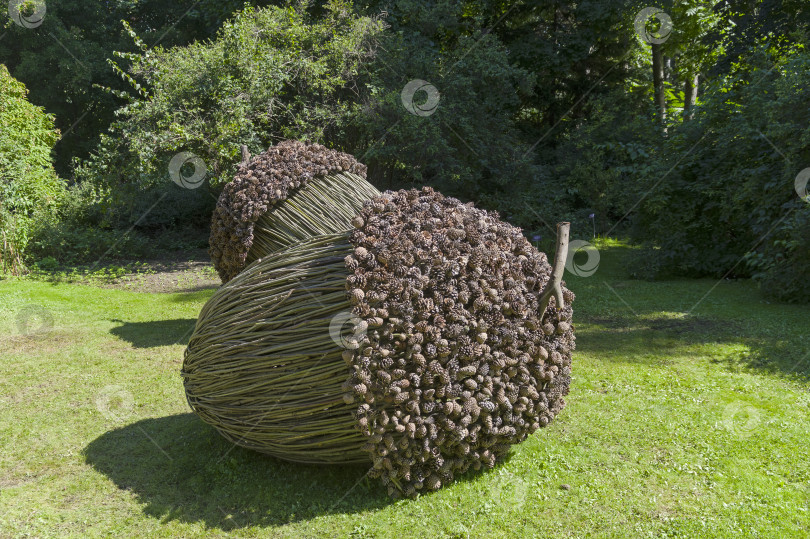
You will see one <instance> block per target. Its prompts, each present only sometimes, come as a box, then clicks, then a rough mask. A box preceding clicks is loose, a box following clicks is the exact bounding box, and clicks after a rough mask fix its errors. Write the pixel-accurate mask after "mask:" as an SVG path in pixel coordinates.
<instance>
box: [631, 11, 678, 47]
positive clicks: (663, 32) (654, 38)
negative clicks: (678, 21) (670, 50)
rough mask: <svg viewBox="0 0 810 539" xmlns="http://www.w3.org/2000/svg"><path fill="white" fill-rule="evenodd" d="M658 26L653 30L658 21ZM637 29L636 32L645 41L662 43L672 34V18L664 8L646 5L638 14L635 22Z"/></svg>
mask: <svg viewBox="0 0 810 539" xmlns="http://www.w3.org/2000/svg"><path fill="white" fill-rule="evenodd" d="M652 19H655V20H656V22H657V25H658V28H657V29H655V30H651V28H652V27H653V25H655V24H656V22H653V21H652ZM633 26H634V27H635V29H636V34H638V36H639V37H640V38H641V39H642V40H643V41H644V42H645V43H650V44H654V45H661V44H662V43H665V42H666V41H667V40H668V39H669V36H670V35H671V34H672V18H671V17H670V16H669V15H668V14H667V13H665V12H664V10H662V9H660V8H657V7H645V8H644V9H642V10H641V11H639V12H638V13H637V14H636V19H635V21H634V23H633Z"/></svg>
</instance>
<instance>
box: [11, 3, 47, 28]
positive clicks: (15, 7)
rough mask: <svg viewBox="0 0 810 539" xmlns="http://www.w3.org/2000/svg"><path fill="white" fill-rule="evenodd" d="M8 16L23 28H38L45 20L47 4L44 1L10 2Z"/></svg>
mask: <svg viewBox="0 0 810 539" xmlns="http://www.w3.org/2000/svg"><path fill="white" fill-rule="evenodd" d="M8 16H9V17H11V20H12V21H14V22H15V23H16V24H17V25H19V26H22V27H23V28H36V27H38V26H39V25H41V24H42V21H43V20H44V19H45V2H44V1H43V0H10V1H9V3H8Z"/></svg>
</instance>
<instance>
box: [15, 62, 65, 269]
mask: <svg viewBox="0 0 810 539" xmlns="http://www.w3.org/2000/svg"><path fill="white" fill-rule="evenodd" d="M27 94H28V90H27V89H26V87H25V85H24V84H23V83H21V82H19V81H17V80H15V79H14V78H13V77H12V76H11V75H10V74H9V72H8V69H6V66H4V65H2V64H0V126H2V129H0V233H1V234H2V236H0V267H2V269H3V270H11V271H13V272H18V271H20V270H21V268H22V259H21V255H22V253H23V252H24V251H25V249H26V247H27V245H28V241H29V237H30V234H31V229H32V228H33V226H34V225H35V223H36V221H37V220H38V219H39V218H42V216H43V215H45V214H46V213H47V212H48V211H49V209H50V208H51V207H52V206H53V205H54V204H55V203H56V202H57V201H58V200H59V199H60V198H61V195H62V192H63V189H64V187H63V185H62V182H61V181H60V180H59V178H58V177H57V176H56V173H55V172H54V170H53V164H52V163H51V149H52V148H53V146H54V144H56V142H57V140H58V139H59V131H57V130H56V129H54V125H53V122H54V119H53V116H52V115H50V114H46V113H45V112H44V111H43V110H42V108H41V107H37V106H34V105H32V104H31V103H29V102H28V100H27Z"/></svg>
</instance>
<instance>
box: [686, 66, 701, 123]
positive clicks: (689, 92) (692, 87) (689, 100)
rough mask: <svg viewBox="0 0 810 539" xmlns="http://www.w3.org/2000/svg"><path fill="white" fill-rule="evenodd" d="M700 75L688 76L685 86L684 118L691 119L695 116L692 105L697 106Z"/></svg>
mask: <svg viewBox="0 0 810 539" xmlns="http://www.w3.org/2000/svg"><path fill="white" fill-rule="evenodd" d="M698 77H699V75H695V76H694V77H691V76H687V78H686V82H685V83H684V88H683V119H684V120H691V119H692V118H693V117H694V111H693V110H692V107H693V106H695V102H696V101H697V95H698Z"/></svg>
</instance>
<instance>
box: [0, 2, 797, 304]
mask: <svg viewBox="0 0 810 539" xmlns="http://www.w3.org/2000/svg"><path fill="white" fill-rule="evenodd" d="M153 4H154V5H153ZM271 4H274V3H273V2H248V3H247V5H243V4H241V3H239V2H234V1H230V0H229V1H228V2H213V1H212V0H203V1H202V2H199V3H198V4H194V3H192V2H185V1H183V2H178V3H173V4H171V5H169V4H160V5H157V4H155V3H154V2H152V1H151V0H150V1H147V2H131V1H129V0H116V1H114V2H108V3H105V4H104V5H103V7H98V6H97V7H95V8H89V7H87V5H85V4H82V3H80V2H77V1H75V0H70V1H67V2H62V3H60V4H59V5H58V6H54V7H53V9H51V6H49V11H48V16H47V17H46V19H45V22H44V23H43V24H42V26H41V27H39V28H36V29H33V30H32V29H25V28H20V27H19V26H17V25H15V24H13V23H11V22H9V23H8V25H7V28H6V31H7V33H8V37H7V38H5V39H3V40H0V57H2V58H7V60H8V63H9V65H10V68H11V71H12V73H14V74H19V78H21V79H22V80H24V81H25V80H31V81H33V80H42V81H45V84H37V85H36V86H35V87H33V92H32V96H31V99H32V101H33V102H34V103H37V104H40V105H45V107H46V110H47V111H48V112H51V113H55V114H56V121H57V125H58V126H62V127H63V129H68V128H70V127H71V125H72V122H73V121H75V119H76V118H78V117H80V115H81V114H83V113H84V111H85V110H90V111H91V113H90V114H88V116H87V117H86V118H85V119H84V120H82V121H81V122H80V123H79V124H77V125H76V126H75V127H74V128H73V129H69V131H70V133H69V137H68V138H67V139H66V140H63V141H62V142H60V144H59V145H57V147H56V158H57V163H58V168H59V170H63V171H65V173H66V174H67V173H69V174H70V176H71V177H72V178H73V179H74V180H75V182H76V185H74V186H72V187H71V191H70V196H69V198H70V203H68V204H65V205H63V207H62V208H61V209H60V212H59V215H58V216H57V217H56V218H54V219H53V220H51V222H50V223H49V224H48V225H47V226H43V227H41V230H40V231H39V232H38V233H37V234H35V236H34V238H33V240H32V242H31V246H30V249H29V250H30V251H31V253H32V254H33V256H34V257H35V258H36V257H42V256H55V257H56V258H60V259H62V260H64V261H65V262H67V261H72V262H77V261H80V260H83V259H86V258H88V257H90V258H92V257H95V256H99V255H101V254H102V252H103V251H105V250H107V249H109V248H110V247H111V246H112V244H113V243H114V242H115V239H116V237H121V236H120V235H118V236H116V234H117V232H116V231H117V230H129V229H130V227H132V226H133V225H135V227H134V229H133V230H132V233H131V234H128V235H127V236H126V238H127V239H124V240H121V241H123V242H124V243H123V244H124V245H126V244H127V242H135V243H133V244H132V245H131V246H128V247H125V248H123V250H121V248H120V247H115V248H114V249H113V250H112V251H111V255H113V256H114V255H116V254H123V253H125V252H129V253H133V254H137V253H143V252H145V251H144V250H143V249H140V248H139V247H138V246H137V245H136V244H137V243H138V242H140V243H141V244H142V245H144V246H145V245H147V244H152V245H154V244H155V242H154V241H147V239H146V238H153V239H154V238H156V237H165V236H167V231H172V232H171V234H170V236H171V237H173V238H181V237H182V238H202V237H203V236H204V234H205V229H206V227H207V215H209V214H210V211H211V208H212V204H213V201H214V197H215V196H216V195H217V191H218V189H219V187H220V186H221V185H222V184H223V183H225V182H227V181H228V180H229V179H230V178H231V177H232V173H233V170H234V165H235V163H236V162H237V161H238V160H239V147H240V145H241V144H246V145H248V147H249V148H250V150H251V151H252V152H253V153H255V152H257V151H259V150H261V149H263V148H265V147H266V146H267V145H269V144H272V143H273V142H275V141H278V140H281V139H283V138H299V139H305V138H309V139H312V140H317V141H321V142H324V143H325V144H327V145H329V146H331V147H335V148H339V149H342V150H344V151H348V152H351V153H353V154H355V155H356V156H357V157H358V158H359V159H361V160H362V161H363V162H365V163H367V164H368V165H369V178H370V179H371V180H372V182H373V183H375V185H376V186H377V187H378V188H381V189H385V188H397V187H403V186H411V185H419V184H430V185H433V186H435V187H437V188H439V189H441V190H442V191H443V192H446V193H448V194H452V195H455V196H458V197H461V198H463V199H466V200H474V201H476V202H478V203H479V204H481V205H483V206H485V207H489V208H492V209H497V210H499V211H500V212H501V213H502V214H505V216H506V217H507V219H509V220H510V221H512V222H514V223H515V224H518V225H520V226H522V227H523V228H524V229H525V231H526V233H527V234H528V235H532V236H534V235H547V233H548V232H549V230H548V228H550V227H548V228H547V226H548V224H549V223H553V222H554V221H556V220H561V219H567V220H571V221H572V222H573V225H574V227H573V230H574V235H575V236H579V237H588V236H590V235H591V234H593V233H594V229H595V232H596V233H599V234H610V235H613V236H616V235H618V236H622V235H626V236H629V237H631V238H633V239H634V240H635V241H638V242H640V243H642V244H644V245H645V249H644V250H642V251H640V253H639V256H638V260H637V262H636V264H635V270H634V273H635V274H636V275H637V276H645V277H654V276H657V275H662V274H666V273H670V274H672V273H674V274H680V275H693V276H698V275H710V276H715V277H722V276H727V277H749V276H753V277H755V278H756V279H758V280H759V281H760V283H761V284H762V286H763V287H764V289H765V290H766V291H768V292H769V293H770V294H771V295H772V296H774V297H776V298H778V299H781V300H790V301H805V300H808V299H810V297H809V296H808V295H809V294H810V293H808V292H807V290H806V287H805V286H803V283H804V282H806V280H807V278H808V271H810V270H808V263H807V262H808V260H807V256H808V252H810V239H808V237H807V234H806V233H805V232H804V230H805V228H806V223H807V221H808V218H809V217H808V214H807V212H808V211H809V210H808V208H807V205H806V204H805V203H804V202H802V201H801V200H800V199H799V198H798V197H797V196H796V193H795V191H794V190H793V189H792V183H793V178H795V177H796V175H797V174H798V173H799V172H800V171H801V170H802V169H804V168H806V167H807V166H808V165H810V162H808V161H810V159H808V158H809V157H810V156H808V155H807V153H808V150H807V146H808V144H807V128H806V127H805V126H806V125H807V123H806V119H807V118H806V116H807V110H808V106H807V105H808V101H809V100H808V94H807V92H805V91H804V90H803V88H806V87H807V86H808V83H810V74H808V66H807V60H808V53H807V50H806V48H805V47H806V45H807V42H808V25H810V7H808V6H807V5H806V3H805V2H802V1H800V0H722V1H717V0H686V1H683V2H675V1H672V0H667V1H665V2H662V3H661V4H660V7H661V9H663V10H664V12H665V13H666V14H667V15H668V16H669V17H670V19H671V21H672V32H671V34H669V35H668V36H667V38H666V39H664V40H662V42H661V43H660V44H652V43H651V42H650V40H649V36H650V35H659V34H656V32H658V31H659V30H660V29H656V28H655V24H656V23H655V22H654V20H653V21H652V22H650V21H648V22H647V25H646V26H644V28H645V29H646V30H645V32H643V33H639V32H638V31H637V28H636V25H635V22H636V21H635V18H636V15H637V14H638V13H639V12H640V10H641V9H642V8H645V7H646V6H647V3H646V2H642V1H640V0H622V1H619V2H617V1H613V0H586V1H582V2H573V1H567V0H556V1H553V2H552V1H550V0H526V1H523V2H519V3H512V2H502V1H498V0H467V1H464V2H452V1H450V0H435V1H432V2H421V1H420V2H417V1H416V0H385V1H378V0H359V1H358V2H356V3H354V4H351V3H350V2H343V1H331V2H324V1H312V2H302V3H295V4H289V5H285V7H273V5H271ZM251 6H253V7H251ZM239 9H243V11H235V10H239ZM121 20H123V21H125V23H126V24H125V25H123V26H122V25H121ZM168 21H171V22H168ZM643 34H646V36H645V35H643ZM133 38H134V39H133ZM60 43H61V44H62V45H64V46H65V48H66V49H67V50H69V51H71V54H72V55H75V56H76V59H73V58H72V57H71V54H66V53H65V52H64V50H65V48H63V47H62V46H60ZM156 43H160V44H162V45H166V46H167V47H168V48H162V47H160V46H157V47H156V46H154V45H155V44H156ZM76 51H78V52H76ZM113 51H121V52H120V53H118V54H117V55H113ZM414 80H421V81H425V82H426V83H428V84H430V85H432V86H433V87H435V89H436V92H437V93H436V94H435V95H433V98H436V107H435V110H431V111H428V113H425V114H413V113H412V112H413V111H408V110H406V107H405V106H403V96H402V92H403V89H404V88H406V85H407V84H408V83H409V82H410V81H414ZM420 84H422V83H420ZM29 86H31V85H30V84H29ZM102 88H106V89H107V92H104V91H102ZM425 88H428V89H429V87H425ZM423 89H424V88H423ZM428 97H429V96H428V94H427V93H426V92H424V91H417V92H416V93H415V94H414V95H413V103H415V104H416V105H417V106H423V105H426V104H425V101H426V99H428ZM121 105H122V106H121ZM116 108H117V110H116ZM114 110H115V116H113V111H114ZM107 126H110V127H111V131H109V132H106V133H105V132H104V130H105V128H106V127H107ZM79 146H81V147H79ZM90 148H94V151H93V152H92V154H90V155H89V158H87V159H84V161H83V162H82V163H81V164H79V165H78V166H77V167H75V168H72V169H70V168H67V166H66V163H67V161H68V160H69V159H70V158H71V157H74V156H87V155H88V151H89V150H90ZM180 151H189V152H193V153H194V154H196V155H198V156H200V157H201V158H202V159H203V161H204V162H205V165H206V168H207V172H208V175H207V181H206V182H205V184H204V187H202V188H200V189H197V190H195V191H190V190H183V189H180V188H178V187H177V186H175V185H173V184H171V183H170V182H168V178H167V174H166V171H167V166H168V162H169V161H170V159H171V158H172V157H173V156H174V155H175V154H177V153H178V152H180ZM156 203H157V204H156ZM591 216H593V217H591ZM65 223H69V224H67V225H66V224H65ZM88 229H90V230H97V231H98V234H90V235H87V233H86V232H87V230H88ZM195 230H196V231H197V232H198V233H196V234H195V232H194V231H195ZM105 237H107V238H108V240H104V239H103V238H105ZM138 238H140V239H138ZM196 241H197V240H194V239H189V241H187V242H180V243H185V244H196ZM169 244H171V242H168V243H167V245H169ZM71 245H76V248H75V249H71ZM80 246H83V247H80ZM99 251H101V252H99ZM58 253H62V254H61V255H59V256H57V254H58Z"/></svg>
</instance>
